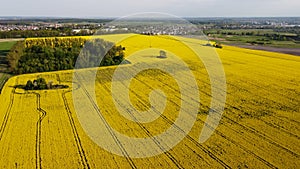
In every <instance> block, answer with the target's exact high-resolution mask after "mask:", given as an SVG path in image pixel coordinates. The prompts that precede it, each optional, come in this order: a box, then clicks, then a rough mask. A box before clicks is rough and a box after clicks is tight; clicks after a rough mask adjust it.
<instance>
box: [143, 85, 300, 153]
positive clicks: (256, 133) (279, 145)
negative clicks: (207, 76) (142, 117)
mask: <svg viewBox="0 0 300 169" xmlns="http://www.w3.org/2000/svg"><path fill="white" fill-rule="evenodd" d="M140 82H141V83H143V84H144V85H146V86H148V87H149V85H147V84H146V83H144V82H142V81H140ZM164 86H168V87H169V89H171V90H172V87H171V86H169V85H168V84H165V83H164ZM203 93H204V94H206V95H207V96H210V97H211V95H210V94H208V93H206V92H203ZM249 93H250V92H249ZM176 97H177V96H176ZM227 106H229V107H230V108H231V109H233V110H234V109H235V110H237V108H236V107H234V106H231V105H227ZM250 109H252V108H250ZM252 110H254V109H252ZM239 111H241V112H244V113H245V111H243V110H242V109H239ZM235 114H236V113H235ZM222 117H224V118H226V119H229V120H230V121H232V122H233V123H235V124H237V125H239V126H240V127H242V128H243V129H245V130H246V131H249V132H251V133H253V134H255V135H257V136H258V137H260V138H262V139H264V140H266V141H267V142H269V143H270V144H273V145H275V146H277V147H280V148H281V149H283V150H285V151H286V152H288V153H290V154H292V155H294V156H296V157H299V154H297V153H295V152H293V151H292V150H290V149H289V148H287V147H285V146H283V145H281V144H280V143H277V142H276V141H273V140H272V138H270V137H269V136H267V135H265V134H264V133H263V132H261V131H257V130H256V129H254V128H253V127H250V126H245V125H243V124H241V123H238V122H235V121H234V120H232V119H231V118H230V117H228V116H226V115H223V116H222ZM272 117H275V116H272ZM258 120H260V121H262V122H265V121H264V120H262V119H258ZM266 124H267V123H266ZM267 125H269V124H267ZM269 126H270V127H272V128H276V129H278V128H280V126H276V127H275V125H274V124H273V125H269ZM281 131H282V132H284V133H286V134H288V135H290V136H292V137H296V138H298V137H299V136H297V135H295V134H293V133H290V132H288V131H285V130H281Z"/></svg>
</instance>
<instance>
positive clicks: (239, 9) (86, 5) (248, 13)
mask: <svg viewBox="0 0 300 169" xmlns="http://www.w3.org/2000/svg"><path fill="white" fill-rule="evenodd" d="M299 9H300V0H3V2H1V6H0V16H49V17H52V16H54V17H122V16H127V15H131V14H135V13H142V12H162V13H168V14H172V15H176V16H180V17H278V16H286V17H288V16H296V17H298V16H300V10H299Z"/></svg>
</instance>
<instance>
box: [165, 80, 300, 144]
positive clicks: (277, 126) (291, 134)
mask: <svg viewBox="0 0 300 169" xmlns="http://www.w3.org/2000/svg"><path fill="white" fill-rule="evenodd" d="M201 82H202V83H205V84H207V85H209V84H208V83H207V82H204V81H201ZM240 82H242V83H245V82H244V81H241V80H240ZM247 84H249V83H247ZM250 84H251V85H253V86H256V87H257V88H260V89H261V88H262V89H263V90H265V91H268V90H267V88H265V87H259V86H257V85H256V84H252V83H250ZM165 85H166V86H169V85H168V84H165ZM227 85H230V86H233V87H235V88H237V89H240V87H238V86H236V85H234V84H230V83H227ZM169 88H170V89H171V88H172V87H170V86H169ZM243 90H244V91H245V92H247V93H249V94H250V95H251V94H252V93H251V92H250V91H248V90H245V89H243ZM204 93H205V92H204ZM273 93H275V94H276V95H278V96H281V97H284V98H288V96H286V95H284V94H281V93H276V92H273ZM205 94H206V95H207V96H210V95H209V94H207V93H205ZM256 96H257V95H256ZM258 97H260V98H261V99H262V100H268V99H267V98H265V97H262V96H258ZM268 101H269V100H268ZM271 101H272V102H274V103H278V102H276V101H274V100H271ZM293 106H296V105H295V104H293ZM231 108H233V109H237V108H236V107H234V106H231ZM244 108H248V109H250V110H253V111H256V110H255V109H253V108H251V107H244ZM272 117H273V118H276V119H279V120H281V121H284V120H282V119H280V118H278V117H276V116H272ZM259 120H260V121H262V122H264V123H265V124H266V125H268V126H270V127H272V128H276V129H279V130H280V131H282V132H284V133H286V134H288V135H290V136H291V137H295V138H297V139H300V137H299V136H298V135H296V134H294V133H291V132H289V131H287V130H286V129H285V128H283V127H281V126H279V125H276V124H273V123H270V122H267V121H265V120H263V119H259ZM287 120H288V121H291V120H290V119H287ZM293 121H294V122H296V123H299V122H297V121H295V120H293Z"/></svg>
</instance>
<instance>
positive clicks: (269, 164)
mask: <svg viewBox="0 0 300 169" xmlns="http://www.w3.org/2000/svg"><path fill="white" fill-rule="evenodd" d="M136 80H138V79H136ZM138 81H139V82H140V83H142V84H144V85H145V86H147V87H149V88H152V87H151V86H150V85H148V84H146V83H145V82H143V81H141V80H138ZM164 86H168V87H169V88H170V89H171V90H174V89H172V87H170V86H169V85H168V84H165V83H164ZM132 92H133V93H134V94H135V95H136V96H137V97H139V96H138V94H137V93H136V92H134V91H132ZM170 102H172V103H173V104H176V103H174V102H173V101H172V100H170ZM161 117H163V118H164V119H165V120H167V122H168V123H169V124H171V125H174V124H173V123H172V121H170V120H169V119H168V118H167V117H164V115H161ZM202 122H203V123H204V124H205V122H204V121H202ZM177 127H178V126H177ZM208 127H211V126H208ZM178 129H180V128H179V127H178ZM215 131H216V133H217V134H218V135H220V136H221V137H223V138H224V139H226V140H228V141H229V142H231V143H233V144H234V145H236V146H238V147H239V148H241V149H242V150H244V151H246V152H247V153H249V154H251V155H253V156H254V157H255V158H257V159H258V160H259V161H261V162H263V163H265V164H266V165H267V166H269V167H270V168H277V167H276V166H274V165H273V164H271V163H270V162H268V161H266V160H264V159H263V158H261V157H260V156H258V155H256V154H255V153H253V152H252V151H250V150H249V149H247V148H246V147H244V146H243V145H241V144H239V143H238V142H236V141H234V140H232V139H230V138H228V137H227V136H225V135H224V134H223V133H221V132H219V131H217V130H215ZM187 138H188V139H190V140H191V141H192V142H195V143H198V141H196V140H195V139H193V138H192V137H190V136H189V135H187ZM263 138H265V137H263ZM265 140H266V139H265ZM266 141H267V140H266ZM268 141H270V139H268ZM272 143H275V142H273V141H272ZM198 145H200V146H201V144H198ZM275 145H276V146H279V144H278V143H277V144H275ZM280 147H281V148H283V149H284V150H286V151H288V152H291V151H290V150H289V149H287V148H285V147H283V146H280Z"/></svg>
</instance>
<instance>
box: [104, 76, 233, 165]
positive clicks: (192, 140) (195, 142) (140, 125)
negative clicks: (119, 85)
mask: <svg viewBox="0 0 300 169" xmlns="http://www.w3.org/2000/svg"><path fill="white" fill-rule="evenodd" d="M142 83H144V82H142ZM147 86H148V85H147ZM149 87H150V86H149ZM104 88H106V90H107V91H109V89H108V88H107V87H106V86H104ZM134 94H135V95H136V96H137V97H138V98H139V99H140V97H139V96H138V94H136V93H135V92H134ZM141 103H142V104H144V103H143V102H141ZM121 106H122V105H121ZM145 106H146V105H145ZM128 113H129V114H131V113H130V112H128ZM131 116H132V117H133V118H135V117H134V116H133V115H132V114H131ZM161 117H162V118H164V120H166V121H167V122H168V123H169V124H170V125H175V124H173V122H172V121H170V120H169V119H168V118H167V117H165V116H164V115H161ZM136 121H137V119H136ZM137 124H138V125H139V127H140V128H141V129H143V130H144V132H145V133H146V134H147V135H148V136H149V137H151V138H153V135H151V132H149V130H147V129H146V128H145V127H144V126H143V125H142V123H137ZM175 126H176V128H177V129H178V130H180V131H181V132H183V133H184V134H186V133H185V132H184V131H183V130H182V129H181V128H180V127H178V126H177V125H175ZM186 137H187V139H189V140H190V141H191V142H193V143H194V144H195V145H196V146H197V147H198V148H200V149H201V150H202V151H203V152H205V153H207V154H208V155H209V156H210V157H211V158H212V159H213V160H215V161H216V162H218V163H219V164H220V165H222V166H223V167H224V168H231V167H230V166H229V165H228V164H226V163H225V162H224V161H222V160H221V159H220V158H218V157H217V156H215V155H214V154H213V153H212V152H211V151H210V150H209V149H207V148H205V147H204V146H202V145H201V144H200V143H199V142H198V141H196V140H195V139H193V138H192V137H191V136H189V135H187V136H186ZM153 141H154V142H155V143H156V144H157V145H158V146H159V148H160V149H161V150H162V151H164V149H163V148H162V147H161V146H160V145H159V143H158V142H157V140H155V139H153ZM187 146H188V145H187ZM166 153H168V152H165V154H166ZM196 154H197V156H200V157H201V155H199V154H198V153H196ZM166 155H167V156H168V157H169V158H170V160H172V159H175V158H174V157H173V156H172V155H171V154H170V153H168V154H166ZM175 160H176V159H175ZM172 161H173V160H172ZM173 162H176V161H173ZM176 163H178V162H176ZM176 163H175V165H176V166H177V167H179V166H180V164H179V163H178V164H176ZM179 168H181V167H179Z"/></svg>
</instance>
